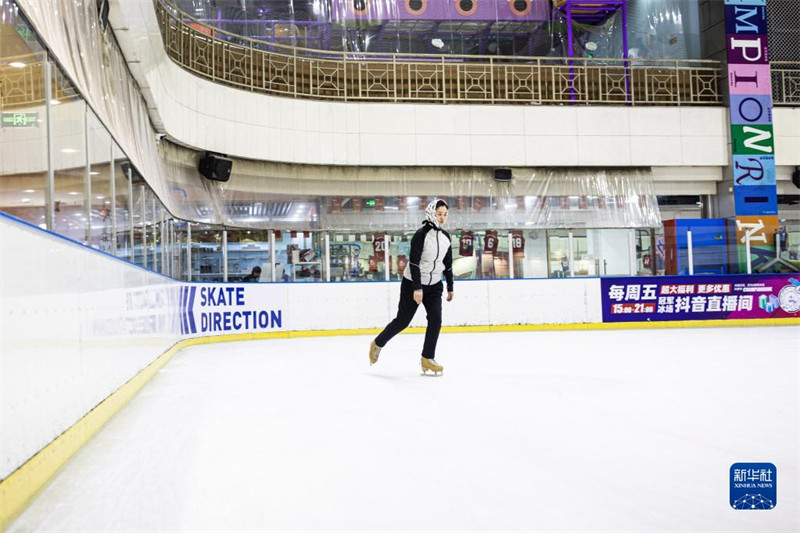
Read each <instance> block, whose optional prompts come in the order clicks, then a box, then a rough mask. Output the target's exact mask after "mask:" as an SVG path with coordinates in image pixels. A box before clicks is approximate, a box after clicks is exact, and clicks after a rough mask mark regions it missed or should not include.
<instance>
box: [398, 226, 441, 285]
mask: <svg viewBox="0 0 800 533" xmlns="http://www.w3.org/2000/svg"><path fill="white" fill-rule="evenodd" d="M450 246H451V245H450V234H449V233H447V232H446V231H445V230H443V229H441V228H437V227H436V226H434V225H433V224H432V223H431V222H430V221H428V220H426V221H425V222H423V223H422V227H421V228H419V229H418V230H417V232H416V233H415V234H414V237H413V238H412V239H411V252H410V254H411V257H410V258H409V261H408V265H407V266H406V269H405V271H404V272H403V277H404V278H406V279H407V280H410V281H412V282H413V283H414V290H415V291H417V290H421V289H422V287H423V285H435V284H437V283H439V282H440V281H441V280H442V275H444V278H445V280H447V292H452V290H453V253H452V251H451V249H450Z"/></svg>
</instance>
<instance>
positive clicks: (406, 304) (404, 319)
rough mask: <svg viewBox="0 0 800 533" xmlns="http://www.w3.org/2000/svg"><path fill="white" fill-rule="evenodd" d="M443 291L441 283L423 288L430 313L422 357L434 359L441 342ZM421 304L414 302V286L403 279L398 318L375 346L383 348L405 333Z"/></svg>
mask: <svg viewBox="0 0 800 533" xmlns="http://www.w3.org/2000/svg"><path fill="white" fill-rule="evenodd" d="M442 290H443V285H442V282H441V281H440V282H439V283H437V284H435V285H423V286H422V305H424V306H425V311H426V312H427V313H428V328H427V329H426V330H425V345H424V346H423V347H422V357H427V358H428V359H433V358H434V356H435V355H436V341H438V340H439V330H440V329H441V327H442ZM418 307H419V304H417V302H415V301H414V284H413V283H412V282H411V281H409V280H407V279H406V278H403V281H402V283H400V304H399V305H398V306H397V316H396V317H395V319H394V320H392V321H391V322H389V324H387V326H386V327H385V328H384V329H383V331H381V334H380V335H378V336H377V337H376V338H375V344H377V345H378V346H380V347H381V348H383V347H384V346H386V343H387V342H389V341H390V340H392V337H394V336H395V335H397V334H398V333H400V332H401V331H403V330H404V329H406V328H407V327H408V325H409V324H410V323H411V319H412V318H414V313H416V312H417V308H418Z"/></svg>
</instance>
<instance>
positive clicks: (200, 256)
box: [192, 224, 222, 281]
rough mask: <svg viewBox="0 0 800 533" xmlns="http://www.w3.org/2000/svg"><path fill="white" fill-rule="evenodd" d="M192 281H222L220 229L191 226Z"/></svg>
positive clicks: (197, 225)
mask: <svg viewBox="0 0 800 533" xmlns="http://www.w3.org/2000/svg"><path fill="white" fill-rule="evenodd" d="M192 281H222V228H219V227H215V226H209V225H206V224H192Z"/></svg>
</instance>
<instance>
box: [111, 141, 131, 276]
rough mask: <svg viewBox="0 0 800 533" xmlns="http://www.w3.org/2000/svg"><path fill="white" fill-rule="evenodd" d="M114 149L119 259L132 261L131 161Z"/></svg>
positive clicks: (119, 150)
mask: <svg viewBox="0 0 800 533" xmlns="http://www.w3.org/2000/svg"><path fill="white" fill-rule="evenodd" d="M113 148H114V156H113V157H114V183H115V186H116V188H115V191H114V193H115V195H116V196H115V198H114V202H115V203H116V212H117V225H116V228H115V231H116V241H117V257H121V258H123V259H126V260H128V261H131V260H132V259H133V258H132V252H133V243H132V242H131V212H130V210H131V182H130V178H129V176H128V173H129V171H130V170H131V164H130V161H128V158H127V157H126V156H125V154H124V153H123V152H122V150H121V149H120V148H119V146H117V144H116V143H113Z"/></svg>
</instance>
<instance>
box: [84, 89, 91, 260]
mask: <svg viewBox="0 0 800 533" xmlns="http://www.w3.org/2000/svg"><path fill="white" fill-rule="evenodd" d="M83 155H84V156H85V157H86V160H85V161H86V164H85V165H84V166H83V197H84V204H83V211H84V216H85V217H86V228H85V237H84V240H85V241H86V244H89V243H91V242H92V174H91V173H92V158H91V150H90V147H89V106H88V105H86V104H84V105H83Z"/></svg>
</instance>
